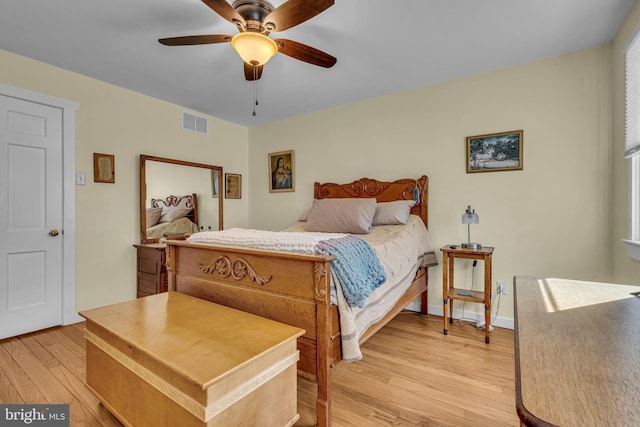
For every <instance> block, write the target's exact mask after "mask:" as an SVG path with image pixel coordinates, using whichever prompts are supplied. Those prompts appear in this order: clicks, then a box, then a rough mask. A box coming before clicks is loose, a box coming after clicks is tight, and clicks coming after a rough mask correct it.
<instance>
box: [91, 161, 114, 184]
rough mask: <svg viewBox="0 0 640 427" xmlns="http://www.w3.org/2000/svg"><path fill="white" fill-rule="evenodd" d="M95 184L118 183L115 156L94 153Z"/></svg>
mask: <svg viewBox="0 0 640 427" xmlns="http://www.w3.org/2000/svg"><path fill="white" fill-rule="evenodd" d="M93 182H108V183H111V184H113V183H114V182H116V172H115V157H114V155H113V154H100V153H93Z"/></svg>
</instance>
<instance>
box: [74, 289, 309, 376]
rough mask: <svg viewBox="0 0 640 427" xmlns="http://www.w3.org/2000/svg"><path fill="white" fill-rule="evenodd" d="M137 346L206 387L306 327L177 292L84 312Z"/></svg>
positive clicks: (92, 321)
mask: <svg viewBox="0 0 640 427" xmlns="http://www.w3.org/2000/svg"><path fill="white" fill-rule="evenodd" d="M80 315H81V316H83V317H85V318H86V319H87V323H90V322H91V323H93V324H95V325H97V326H98V327H99V328H103V329H104V330H106V331H108V332H109V333H110V334H113V335H114V336H117V337H118V338H119V339H120V340H122V341H124V342H126V343H127V345H129V346H130V347H132V348H136V349H137V350H139V351H140V352H142V353H144V354H147V355H149V356H150V357H152V358H153V359H155V360H160V361H162V362H163V363H164V364H166V365H168V366H169V367H171V368H172V369H173V370H175V371H178V372H181V373H182V374H183V375H184V376H186V377H187V378H189V379H190V380H191V381H194V382H195V383H196V384H199V385H201V386H203V387H209V386H211V385H212V384H213V383H215V382H216V381H218V380H220V379H221V378H222V377H224V376H227V375H230V374H231V373H233V372H234V371H236V370H239V369H240V368H241V367H242V366H243V365H246V364H248V363H250V362H251V361H252V360H255V359H256V358H258V357H259V356H260V355H262V354H264V353H266V352H267V351H268V350H269V349H271V348H273V347H275V346H278V345H280V344H281V343H282V342H285V341H289V340H292V339H295V338H297V337H298V336H300V335H302V334H303V333H304V331H303V330H302V329H298V328H295V327H293V326H289V325H285V324H283V323H279V322H275V321H273V320H269V319H265V318H262V317H258V316H254V315H252V314H249V313H244V312H242V311H239V310H234V309H232V308H229V307H225V306H222V305H219V304H214V303H212V302H209V301H205V300H202V299H199V298H195V297H191V296H188V295H185V294H181V293H178V292H164V293H161V294H157V295H151V296H148V297H144V298H138V299H136V300H132V301H127V302H124V303H120V304H114V305H110V306H106V307H101V308H96V309H93V310H87V311H83V312H81V313H80Z"/></svg>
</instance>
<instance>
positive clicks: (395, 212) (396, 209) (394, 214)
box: [373, 200, 416, 225]
mask: <svg viewBox="0 0 640 427" xmlns="http://www.w3.org/2000/svg"><path fill="white" fill-rule="evenodd" d="M415 204H416V201H415V200H395V201H393V202H382V203H378V205H377V206H376V214H375V216H374V217H373V225H392V224H406V223H407V221H408V220H409V214H410V213H411V208H412V207H413V206H414V205H415Z"/></svg>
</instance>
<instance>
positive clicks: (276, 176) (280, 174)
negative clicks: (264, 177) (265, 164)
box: [268, 150, 295, 193]
mask: <svg viewBox="0 0 640 427" xmlns="http://www.w3.org/2000/svg"><path fill="white" fill-rule="evenodd" d="M268 160H269V192H270V193H283V192H286V191H295V164H294V153H293V150H289V151H278V152H276V153H269V154H268Z"/></svg>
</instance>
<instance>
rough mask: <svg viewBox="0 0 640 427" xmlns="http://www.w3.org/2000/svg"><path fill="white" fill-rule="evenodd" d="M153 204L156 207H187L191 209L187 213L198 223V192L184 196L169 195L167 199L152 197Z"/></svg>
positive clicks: (188, 216)
mask: <svg viewBox="0 0 640 427" xmlns="http://www.w3.org/2000/svg"><path fill="white" fill-rule="evenodd" d="M151 206H152V207H154V208H163V209H164V208H170V209H171V208H186V209H191V213H190V214H189V215H187V218H189V219H190V220H191V221H193V223H194V224H198V197H197V195H196V193H192V194H187V195H184V196H168V197H167V198H165V199H151Z"/></svg>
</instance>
